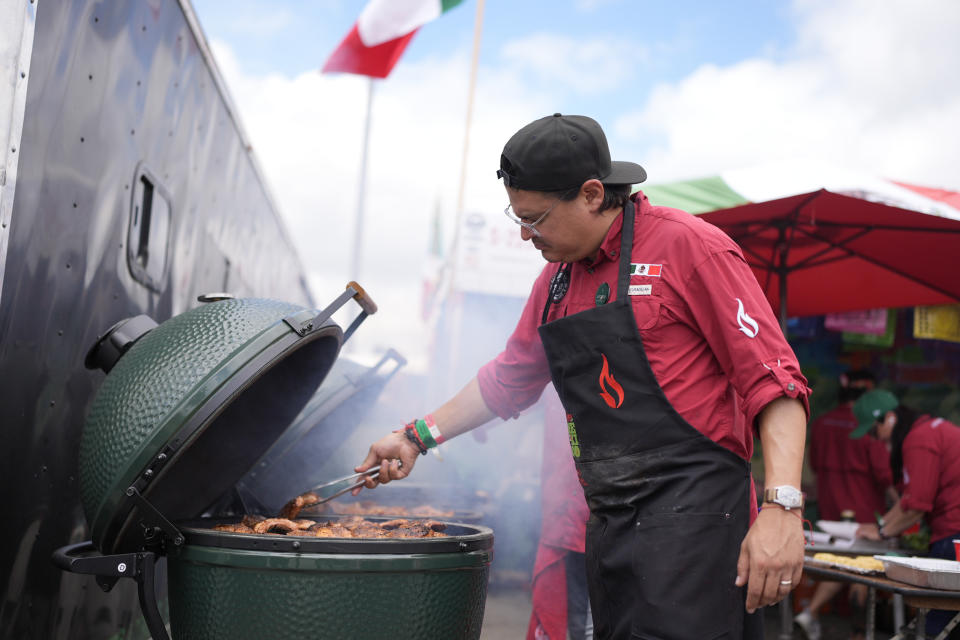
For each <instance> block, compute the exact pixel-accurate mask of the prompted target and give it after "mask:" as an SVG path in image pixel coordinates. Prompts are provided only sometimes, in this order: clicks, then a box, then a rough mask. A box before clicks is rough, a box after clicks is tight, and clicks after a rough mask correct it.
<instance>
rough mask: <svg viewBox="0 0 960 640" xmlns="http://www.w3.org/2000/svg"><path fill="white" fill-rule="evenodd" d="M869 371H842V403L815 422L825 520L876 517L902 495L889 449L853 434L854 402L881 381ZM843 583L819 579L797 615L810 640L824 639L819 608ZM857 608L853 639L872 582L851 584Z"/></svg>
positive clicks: (815, 460)
mask: <svg viewBox="0 0 960 640" xmlns="http://www.w3.org/2000/svg"><path fill="white" fill-rule="evenodd" d="M876 382H877V381H876V378H875V377H874V376H873V374H872V373H870V372H869V371H862V370H857V371H848V372H847V373H844V374H843V375H841V376H840V390H839V394H838V400H839V404H838V405H837V407H835V408H834V409H833V410H831V411H828V412H827V413H825V414H823V415H822V416H820V417H819V418H817V419H816V420H814V421H813V422H812V423H811V425H810V448H809V462H810V467H811V468H812V469H813V471H814V473H816V476H817V505H818V507H819V512H820V518H821V519H822V520H833V521H836V520H843V519H848V518H853V519H854V520H855V521H856V522H861V523H867V522H873V521H874V520H875V518H876V514H880V513H885V512H886V511H887V500H889V501H890V504H893V503H894V502H896V500H897V494H896V491H895V490H894V488H893V474H892V473H891V471H890V454H889V453H888V451H887V447H886V445H884V443H882V442H880V441H879V440H877V439H876V438H860V439H856V440H854V439H852V438H851V437H850V434H851V433H853V430H854V429H856V427H857V419H856V417H855V416H854V415H853V403H854V402H855V401H856V400H857V398H859V397H860V396H861V395H862V394H863V393H864V392H866V391H869V390H871V389H873V388H874V387H875V386H876ZM843 588H844V583H842V582H831V581H825V580H824V581H820V582H818V583H817V586H816V588H815V589H814V591H813V595H812V596H811V597H810V603H809V604H808V605H807V607H806V608H805V609H804V610H803V611H801V612H800V613H799V614H797V616H796V617H795V618H794V622H796V624H797V625H799V626H800V627H801V628H802V629H803V630H804V632H805V633H806V635H807V639H808V640H820V631H821V630H820V620H819V615H818V612H819V610H820V608H821V607H822V606H823V605H825V604H826V603H827V602H829V601H830V600H832V599H833V598H834V597H835V596H836V595H837V594H838V593H840V592H841V591H842V590H843ZM849 589H850V592H849V597H850V604H851V605H852V607H853V616H852V617H853V634H852V636H851V640H859V639H860V638H862V637H863V636H864V632H865V629H864V622H865V611H864V606H865V603H866V597H867V587H866V585H862V584H851V585H849Z"/></svg>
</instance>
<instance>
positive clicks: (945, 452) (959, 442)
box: [900, 416, 960, 542]
mask: <svg viewBox="0 0 960 640" xmlns="http://www.w3.org/2000/svg"><path fill="white" fill-rule="evenodd" d="M957 460H960V428H958V427H957V425H955V424H953V423H952V422H947V421H946V420H944V419H943V418H931V417H930V416H922V417H921V418H920V419H919V420H917V422H916V423H915V424H914V426H913V428H912V429H910V433H908V434H907V437H906V438H904V440H903V485H902V486H903V491H902V493H901V495H900V506H901V507H902V508H904V509H907V510H917V511H925V512H926V513H927V523H928V524H929V525H930V540H931V541H932V542H936V541H937V540H940V539H942V538H946V537H947V536H955V535H956V534H957V533H960V464H957Z"/></svg>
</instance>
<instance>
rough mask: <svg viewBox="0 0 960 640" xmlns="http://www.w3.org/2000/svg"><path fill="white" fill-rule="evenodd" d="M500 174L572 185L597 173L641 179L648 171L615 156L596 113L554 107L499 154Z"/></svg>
mask: <svg viewBox="0 0 960 640" xmlns="http://www.w3.org/2000/svg"><path fill="white" fill-rule="evenodd" d="M497 177H498V178H503V183H504V184H505V185H506V186H508V187H513V188H514V189H523V190H526V191H567V190H569V189H574V188H577V187H579V186H580V185H582V184H583V183H584V182H586V181H587V180H591V179H593V178H596V179H597V180H599V181H600V182H602V183H603V184H637V183H639V182H643V181H644V180H646V179H647V172H646V171H644V170H643V167H641V166H640V165H638V164H636V163H633V162H621V161H616V162H611V161H610V148H609V147H608V146H607V137H606V136H605V135H604V134H603V129H601V128H600V125H599V124H597V121H596V120H594V119H593V118H588V117H587V116H565V115H561V114H559V113H555V114H553V115H552V116H546V117H545V118H540V119H539V120H534V121H533V122H531V123H530V124H528V125H527V126H525V127H523V128H522V129H520V130H519V131H517V132H516V133H515V134H513V137H511V138H510V139H509V140H508V141H507V144H506V145H504V147H503V153H501V154H500V169H499V170H498V171H497Z"/></svg>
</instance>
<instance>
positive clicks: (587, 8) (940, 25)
mask: <svg viewBox="0 0 960 640" xmlns="http://www.w3.org/2000/svg"><path fill="white" fill-rule="evenodd" d="M365 4H366V3H365V2H363V1H360V0H355V1H347V0H313V1H306V0H304V1H292V0H271V1H270V2H267V1H265V0H236V1H231V2H227V1H225V0H195V2H194V9H195V11H196V13H197V15H198V17H199V19H200V23H201V25H202V27H203V30H204V32H205V34H206V36H207V38H208V40H209V42H210V44H211V48H212V50H213V52H214V56H215V58H216V60H217V64H218V67H219V68H220V70H221V72H222V75H223V77H224V79H225V81H226V85H227V87H228V89H229V91H230V93H231V95H232V99H233V101H234V103H235V104H236V106H237V111H238V114H239V119H240V120H241V122H242V124H243V126H244V128H245V129H246V130H247V132H248V134H249V136H250V139H251V140H252V143H253V147H254V153H255V155H256V156H257V158H258V161H259V163H260V165H261V166H262V168H263V173H264V176H265V179H266V181H267V183H268V185H269V187H270V189H271V191H272V192H273V194H274V196H275V199H276V200H277V202H278V204H279V208H280V210H281V213H282V214H283V215H284V217H285V219H286V220H287V223H288V226H289V227H290V229H291V232H292V235H293V236H294V237H295V238H297V240H298V242H300V243H301V247H300V252H301V255H302V257H303V261H304V264H305V266H306V269H307V271H308V272H309V281H310V283H311V286H312V288H313V289H314V292H315V295H316V297H317V298H318V299H320V300H323V299H327V298H329V297H330V294H331V293H333V292H339V291H340V290H342V286H343V283H344V282H346V281H347V280H350V279H358V280H359V281H360V282H361V283H362V284H364V286H365V287H366V288H367V289H368V290H369V291H371V293H373V292H380V293H379V298H380V300H378V302H381V300H382V302H381V308H384V309H386V310H387V313H386V314H384V317H389V318H391V321H389V322H387V321H385V320H384V321H370V322H369V325H370V326H369V327H365V331H364V332H363V333H364V335H363V336H362V337H360V336H358V337H359V338H360V340H361V342H363V341H366V344H367V346H368V347H369V348H370V349H372V350H376V349H378V348H383V347H385V346H395V345H397V344H406V345H408V347H409V350H413V351H417V350H418V348H419V347H417V345H418V344H419V345H421V346H422V345H424V344H425V338H424V336H425V335H427V334H428V333H429V331H424V326H423V324H422V323H421V322H419V319H417V318H415V317H414V314H410V313H409V308H410V306H411V302H414V301H418V299H419V291H420V287H421V283H422V280H423V278H424V276H425V274H427V275H429V274H430V273H432V272H434V271H435V270H436V265H434V264H432V263H431V262H430V257H429V246H430V240H431V233H432V229H433V227H434V224H433V221H434V218H435V217H436V216H439V217H440V220H441V223H442V225H443V231H444V239H445V243H446V245H447V246H449V245H450V243H451V239H452V237H453V233H454V226H455V223H456V220H458V219H459V220H462V219H463V215H458V212H457V211H456V209H457V208H458V207H457V201H458V199H459V198H458V194H459V190H458V184H459V182H460V177H461V175H463V176H464V184H465V188H464V194H463V202H464V206H463V212H462V213H463V214H464V215H466V214H476V215H483V216H490V220H491V221H493V220H495V219H496V222H490V224H491V225H493V224H507V225H509V223H508V222H506V221H505V220H500V219H498V218H497V216H500V217H501V218H502V214H500V211H501V210H502V208H503V206H504V204H505V195H504V193H503V189H502V187H501V186H500V185H499V183H498V182H497V181H496V180H495V179H494V169H496V167H497V164H498V159H499V153H500V149H501V148H502V145H503V143H504V142H505V141H506V139H507V138H508V137H509V136H510V135H511V134H512V133H513V132H514V131H516V130H517V129H518V128H520V127H521V126H523V125H524V124H526V123H527V122H529V121H531V120H534V119H535V118H538V117H541V116H543V115H547V114H549V113H553V112H555V111H561V112H564V113H583V114H587V115H591V116H593V117H594V118H596V119H597V120H598V121H599V122H600V123H601V124H602V125H603V127H604V129H605V131H606V133H607V137H608V140H609V142H610V147H611V152H612V155H613V157H614V159H620V160H631V161H636V162H639V163H640V164H642V165H644V167H645V168H646V169H647V173H648V175H649V180H648V181H649V182H651V183H657V182H668V181H673V180H683V179H690V178H698V177H702V176H712V175H718V174H719V175H721V176H724V177H726V176H729V175H734V174H735V173H736V174H737V175H740V176H747V177H748V178H749V177H750V176H752V177H753V183H754V186H755V187H761V186H764V185H766V186H767V187H768V192H770V193H774V194H776V193H784V194H790V193H795V192H804V191H808V190H811V189H810V187H811V185H813V188H818V187H819V186H826V185H827V184H828V182H829V179H830V178H831V177H833V176H836V175H839V174H840V173H843V174H844V175H864V176H872V177H879V178H892V179H898V180H902V181H906V182H913V183H917V184H921V185H927V186H936V187H945V188H948V189H954V190H960V172H958V171H957V167H958V166H960V117H958V115H957V114H960V74H958V73H957V71H956V66H957V61H958V60H960V38H957V33H960V2H957V1H956V0H885V1H884V2H876V0H790V1H787V0H783V1H774V2H770V1H769V0H768V1H765V2H763V1H760V0H744V1H742V2H682V1H681V2H652V1H643V0H487V2H486V6H485V15H484V22H483V40H482V48H481V55H480V61H479V72H478V80H477V85H476V94H475V95H476V97H475V101H474V105H473V120H472V125H471V128H470V136H469V141H470V142H469V149H468V153H467V162H466V164H465V165H464V164H463V162H462V158H463V153H464V142H463V141H464V132H465V116H466V111H467V108H466V102H467V95H468V82H467V78H468V75H469V73H468V72H469V66H470V52H471V48H472V40H473V23H474V16H475V12H476V3H475V0H464V2H463V3H462V4H461V5H460V6H458V7H456V8H455V9H453V10H452V11H450V12H448V13H447V14H444V15H443V16H441V17H440V18H439V19H438V20H436V21H434V22H431V23H429V24H427V25H426V26H424V27H423V28H422V29H421V30H420V32H419V33H417V35H416V36H415V37H414V39H413V41H412V43H411V45H410V46H409V48H408V49H407V51H406V53H405V54H404V56H403V57H402V58H401V60H400V62H399V64H398V65H397V67H396V68H395V70H394V71H393V73H392V75H391V76H390V77H389V78H387V79H386V80H385V81H381V82H377V83H376V85H375V94H374V100H373V116H372V120H371V122H372V125H371V136H370V149H369V156H368V163H367V188H366V190H365V202H366V205H365V213H364V218H363V219H364V220H365V223H364V224H365V233H364V236H363V242H362V245H361V251H359V252H355V251H353V250H352V247H353V237H354V236H353V228H354V222H355V220H356V217H357V214H356V212H357V209H358V207H357V203H358V192H359V188H358V178H359V173H360V171H359V169H360V164H361V163H360V158H361V140H362V132H363V124H364V113H365V106H366V95H367V93H366V92H367V86H368V83H367V81H366V79H365V78H362V77H358V76H352V75H350V74H335V75H329V74H320V73H319V72H318V70H319V68H320V67H321V66H322V64H323V62H324V61H325V60H326V58H327V56H328V55H329V54H330V52H331V51H332V50H333V49H334V48H335V47H336V45H337V44H338V43H339V42H340V40H341V39H342V38H343V36H344V35H345V34H346V33H347V32H348V31H349V29H350V28H351V26H352V25H353V24H354V22H355V21H356V19H357V16H358V15H359V14H360V12H361V10H362V9H363V7H364V5H365ZM758 169H762V170H758ZM737 172H739V173H737ZM800 174H803V175H802V177H803V180H800V179H799V178H800V177H801V176H800ZM747 181H748V182H749V180H747ZM773 182H776V184H775V185H774V184H772V183H773ZM854 183H856V179H854ZM794 189H802V190H800V191H793V190H794ZM770 197H776V196H775V195H774V196H770ZM511 230H512V229H511ZM514 231H515V230H514ZM514 244H517V245H519V243H514ZM515 248H517V250H518V251H523V250H524V249H525V247H523V246H517V247H515ZM355 256H359V257H360V268H359V273H357V271H358V270H357V269H355V268H354V267H353V266H352V261H353V259H354V257H355ZM518 265H519V263H518ZM536 268H538V265H537V264H536V263H535V262H533V263H530V264H526V263H525V265H524V266H522V267H521V266H518V267H517V269H518V272H517V277H516V278H514V279H513V280H515V281H517V282H521V283H523V282H526V281H527V280H528V279H532V275H531V274H530V273H528V272H529V271H530V270H531V269H534V270H535V269H536ZM521 272H522V273H521ZM388 314H390V315H388ZM409 350H408V353H409ZM414 357H415V356H414Z"/></svg>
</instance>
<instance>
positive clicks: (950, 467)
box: [850, 389, 960, 636]
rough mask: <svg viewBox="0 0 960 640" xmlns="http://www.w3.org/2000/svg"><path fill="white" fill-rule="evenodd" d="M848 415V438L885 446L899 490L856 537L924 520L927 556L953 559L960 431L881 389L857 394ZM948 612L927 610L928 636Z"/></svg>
mask: <svg viewBox="0 0 960 640" xmlns="http://www.w3.org/2000/svg"><path fill="white" fill-rule="evenodd" d="M853 413H854V415H855V416H856V418H857V428H856V429H854V431H853V432H852V433H851V434H850V437H851V438H862V437H863V436H865V435H867V434H873V435H875V437H877V438H878V439H879V440H881V441H882V442H885V443H887V445H888V446H889V447H890V467H891V470H892V471H893V480H894V482H896V483H898V485H899V488H900V500H899V501H898V502H897V503H896V504H895V505H893V507H892V508H891V509H890V510H889V511H887V513H885V514H884V515H883V516H882V517H881V518H880V519H879V520H878V521H877V524H872V523H870V524H862V525H860V527H858V528H857V534H856V535H857V537H860V538H867V539H870V540H885V539H887V538H892V537H894V536H897V535H899V534H900V533H902V532H903V531H905V530H907V529H908V528H910V527H911V526H913V525H914V524H916V523H918V522H920V520H921V519H923V518H924V517H926V520H927V524H928V525H929V526H930V540H931V543H930V553H929V555H930V556H932V557H935V558H944V559H948V560H953V559H954V558H955V552H954V549H953V542H952V540H953V539H954V538H957V537H960V465H958V464H957V460H960V427H958V426H957V425H955V424H953V423H951V422H948V421H947V420H944V419H943V418H935V417H933V416H930V415H927V414H921V413H920V412H918V411H916V410H915V409H912V408H910V407H908V406H906V405H904V404H902V403H901V402H900V401H899V400H898V399H897V396H895V395H894V394H892V393H890V392H889V391H885V390H882V389H875V390H873V391H869V392H867V393H865V394H863V395H862V396H860V398H859V399H858V400H857V402H856V403H855V404H854V405H853ZM953 614H954V612H951V611H937V610H934V611H931V612H930V613H929V614H928V615H927V628H926V633H927V635H930V636H933V635H936V634H938V633H939V632H940V631H941V630H942V629H943V627H945V626H946V624H947V623H948V622H949V621H950V619H951V618H952V617H953Z"/></svg>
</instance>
